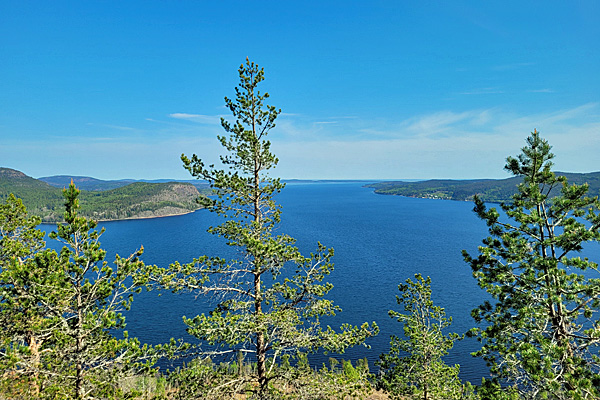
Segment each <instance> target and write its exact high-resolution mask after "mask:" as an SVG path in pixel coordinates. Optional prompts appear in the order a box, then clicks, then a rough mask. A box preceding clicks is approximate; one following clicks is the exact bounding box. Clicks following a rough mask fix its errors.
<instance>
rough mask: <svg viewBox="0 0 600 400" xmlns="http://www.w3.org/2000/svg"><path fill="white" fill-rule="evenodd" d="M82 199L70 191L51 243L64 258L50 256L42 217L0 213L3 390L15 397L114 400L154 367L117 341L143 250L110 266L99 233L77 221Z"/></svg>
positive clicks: (11, 205) (6, 208)
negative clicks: (122, 384)
mask: <svg viewBox="0 0 600 400" xmlns="http://www.w3.org/2000/svg"><path fill="white" fill-rule="evenodd" d="M78 195H79V191H78V190H77V189H76V188H75V186H73V185H71V186H70V187H69V188H68V189H65V190H64V196H65V200H66V202H65V206H66V212H65V214H64V215H65V224H61V225H58V227H57V228H58V229H57V232H52V233H51V234H50V237H51V238H52V239H58V240H60V241H61V242H62V243H63V244H64V247H63V248H62V250H61V251H60V254H57V253H56V252H55V251H54V250H49V249H46V248H45V243H44V242H43V233H42V232H41V231H39V230H37V229H36V225H37V224H38V223H39V222H40V220H39V218H37V217H28V216H27V214H26V211H25V207H24V206H23V204H22V202H21V201H20V200H19V199H17V198H16V197H14V196H12V195H11V196H9V198H8V200H7V202H6V204H3V205H2V207H1V208H0V234H1V236H0V249H1V253H0V254H1V257H0V268H1V270H0V322H1V323H2V324H1V325H2V329H1V330H0V367H1V368H2V375H1V377H0V389H2V391H3V392H4V393H6V394H7V395H8V396H9V397H10V398H35V399H58V398H60V399H62V398H69V399H77V400H82V399H89V398H116V397H119V396H120V394H121V393H120V390H119V386H118V384H117V383H118V382H119V380H120V379H121V378H122V377H124V376H127V375H131V374H137V373H138V372H139V371H140V370H142V369H146V368H148V367H149V366H150V365H152V364H153V361H152V360H148V362H147V364H143V361H144V359H146V358H148V357H150V356H151V354H150V351H149V349H148V348H147V347H145V346H140V343H139V342H138V341H137V340H136V339H129V338H128V337H127V334H126V333H124V338H123V339H117V338H115V337H114V336H113V334H114V333H116V332H118V331H121V330H122V329H123V328H124V327H125V318H124V317H123V316H122V315H121V312H122V311H124V310H126V309H128V308H129V306H130V304H131V301H132V296H133V294H134V293H135V292H136V291H137V290H138V289H136V285H135V284H134V282H133V281H132V279H131V278H132V277H133V275H135V274H137V271H139V270H140V269H141V268H142V267H143V264H142V262H141V261H140V260H139V256H140V255H141V254H142V250H141V249H140V250H138V251H137V252H135V253H134V254H132V255H131V256H130V257H128V258H121V257H119V256H117V257H116V259H115V262H114V268H113V267H111V266H109V265H108V263H107V262H106V261H104V257H105V255H106V252H105V251H104V250H102V249H101V248H100V244H99V242H98V240H99V238H100V236H101V234H102V231H101V232H97V231H95V230H94V229H95V228H96V226H97V224H96V222H94V221H90V220H87V219H85V218H83V217H80V216H78V214H77V210H78V208H79V205H78V199H77V197H78Z"/></svg>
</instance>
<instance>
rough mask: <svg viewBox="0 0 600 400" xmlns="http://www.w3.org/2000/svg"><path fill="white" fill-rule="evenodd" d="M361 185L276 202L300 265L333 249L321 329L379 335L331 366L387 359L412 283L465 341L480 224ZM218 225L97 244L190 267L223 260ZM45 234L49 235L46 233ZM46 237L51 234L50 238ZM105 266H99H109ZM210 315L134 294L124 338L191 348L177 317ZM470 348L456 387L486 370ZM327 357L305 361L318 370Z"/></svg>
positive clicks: (320, 187)
mask: <svg viewBox="0 0 600 400" xmlns="http://www.w3.org/2000/svg"><path fill="white" fill-rule="evenodd" d="M362 185H363V183H357V182H343V183H291V184H288V185H287V187H286V188H285V189H284V190H283V191H282V193H281V194H279V195H278V196H277V201H278V202H279V203H281V204H282V207H283V215H282V223H281V225H280V228H279V231H280V232H281V233H287V234H289V235H291V236H292V237H294V238H296V239H297V245H298V247H299V248H300V249H301V250H302V251H303V252H304V253H305V254H307V255H308V253H310V252H311V251H314V250H315V248H316V243H317V241H319V242H321V243H323V244H324V245H326V246H328V247H333V248H334V249H335V257H334V262H335V271H334V272H333V273H332V274H331V275H330V276H329V279H328V281H329V282H331V283H333V285H334V288H333V290H332V291H331V292H330V293H329V295H328V298H330V299H332V300H334V302H335V303H336V304H337V305H338V306H340V307H341V308H342V310H343V312H341V313H339V314H338V315H337V316H336V317H335V318H332V319H329V320H328V321H327V323H329V324H331V326H332V327H336V326H340V325H341V324H343V323H346V322H347V323H351V324H362V323H363V322H371V321H376V322H377V324H378V325H379V327H380V329H381V332H380V334H379V335H378V336H377V337H375V338H371V339H370V340H369V341H368V344H369V345H370V346H371V348H370V349H367V348H365V347H356V348H353V349H350V350H349V351H347V352H346V354H344V355H342V356H337V358H345V359H358V358H364V357H366V358H367V359H368V360H369V362H370V365H371V370H372V371H374V367H373V362H374V361H376V360H377V359H378V357H379V354H381V353H384V352H387V351H388V350H389V341H390V335H392V334H394V335H399V336H401V335H402V326H401V325H400V324H399V323H398V322H396V321H395V320H392V319H391V318H389V316H388V310H390V309H396V310H399V306H398V305H397V304H396V297H395V296H396V295H397V294H398V289H397V286H398V284H400V283H403V282H404V281H405V280H406V279H407V278H414V274H415V273H421V274H422V275H423V276H430V277H431V279H432V289H433V301H434V303H435V304H437V305H439V306H442V307H444V308H445V309H446V312H447V315H449V316H452V317H453V325H452V328H451V330H452V331H454V332H457V333H460V334H462V333H464V332H466V331H467V330H468V329H470V328H471V327H473V326H474V322H473V321H472V319H471V317H470V311H471V310H472V309H473V308H475V307H476V306H477V305H479V304H480V303H481V302H482V301H483V299H485V298H486V296H485V293H484V292H483V291H482V290H481V289H479V287H478V286H477V283H476V281H475V279H474V278H473V277H472V275H471V270H470V267H469V266H468V265H467V264H466V263H465V262H464V261H463V259H462V256H461V250H462V249H466V250H468V251H469V252H471V253H473V254H474V253H475V252H476V249H477V246H478V245H479V244H480V243H481V239H482V238H484V237H485V236H486V234H487V230H486V226H485V224H484V223H483V222H482V221H480V220H479V219H478V218H477V217H476V216H475V215H474V213H473V212H472V207H473V205H472V204H471V203H468V202H455V201H443V200H428V199H414V198H405V197H399V196H382V195H377V194H374V193H373V191H372V189H368V188H364V187H362ZM220 222H221V220H220V219H219V218H218V216H216V215H214V214H213V213H210V212H208V211H206V210H200V211H197V212H195V213H191V214H187V215H183V216H177V217H167V218H157V219H145V220H131V221H117V222H107V223H102V224H101V225H102V226H104V227H105V228H106V232H105V233H104V235H103V236H102V238H101V242H102V247H103V248H104V249H106V250H107V251H108V254H109V255H110V254H114V253H118V254H120V255H122V256H127V255H129V254H130V253H132V252H133V251H134V250H135V249H136V248H138V247H139V246H140V245H143V246H144V248H145V252H144V255H143V260H144V262H146V263H147V264H157V265H160V266H166V265H168V264H169V263H172V262H174V261H180V262H189V261H191V260H192V259H193V258H194V257H198V256H201V255H209V256H210V255H215V256H216V255H220V256H222V255H223V254H224V253H231V248H228V247H227V246H226V245H225V244H224V243H223V241H222V240H221V239H219V238H218V237H216V236H213V235H210V234H208V233H207V232H206V230H207V228H208V227H209V226H214V225H217V224H219V223H220ZM46 228H49V227H48V226H46ZM49 229H51V228H49ZM111 257H112V256H108V257H107V260H109V261H110V260H111ZM209 309H210V304H209V303H208V302H207V299H206V298H195V297H194V296H192V295H189V294H188V295H174V294H171V293H164V292H163V294H162V296H161V297H158V292H150V293H141V294H140V295H138V296H137V297H136V298H135V300H134V303H133V306H132V309H131V311H130V312H128V314H127V330H128V331H129V333H130V335H131V336H137V337H138V338H139V339H140V340H141V341H142V342H147V343H153V344H157V343H162V342H166V341H168V340H169V339H170V338H171V337H175V338H185V339H189V338H190V337H189V335H187V333H186V332H185V325H184V324H183V322H182V320H181V318H182V316H183V315H186V316H188V317H193V316H195V315H197V314H199V313H202V312H206V311H207V310H209ZM477 348H478V343H477V342H476V341H475V340H474V339H468V338H467V339H465V340H463V341H461V342H458V343H457V344H456V345H455V347H454V349H453V350H452V352H451V353H450V355H449V356H448V357H447V358H446V361H447V362H448V363H449V364H455V363H458V364H460V365H461V378H463V379H464V380H469V381H471V382H472V383H475V384H477V383H479V382H480V380H481V377H482V376H486V371H487V368H486V366H485V363H484V362H483V361H482V360H480V359H475V358H473V357H472V356H470V353H471V352H472V351H474V350H476V349H477ZM328 357H329V356H322V355H313V356H311V357H309V360H311V363H313V364H315V365H320V364H322V363H323V362H326V360H327V359H328Z"/></svg>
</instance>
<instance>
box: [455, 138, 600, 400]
mask: <svg viewBox="0 0 600 400" xmlns="http://www.w3.org/2000/svg"><path fill="white" fill-rule="evenodd" d="M550 150H551V147H550V145H549V144H548V142H547V141H546V140H544V139H542V138H541V137H540V135H539V133H538V132H537V131H534V132H533V133H532V134H531V136H529V137H528V138H527V145H526V146H525V147H523V149H522V153H521V154H520V155H519V156H518V157H516V158H514V157H508V159H507V163H506V167H505V169H506V170H508V171H509V172H511V173H512V174H513V175H515V176H519V177H522V178H523V183H521V184H520V185H519V187H518V193H517V194H515V195H514V196H513V198H512V201H511V202H509V203H505V204H501V206H500V207H501V208H502V211H503V214H502V215H501V213H500V212H498V211H497V210H496V209H495V208H490V209H488V208H487V207H486V206H485V204H484V203H483V202H482V201H481V200H480V199H478V198H475V208H474V211H475V213H476V214H477V215H478V216H479V218H481V219H482V220H484V221H485V222H486V224H487V225H488V227H489V233H490V236H489V237H488V238H486V239H484V240H483V245H482V246H480V247H479V255H478V256H477V257H472V256H470V255H469V254H468V253H467V252H465V251H463V254H464V257H465V260H466V261H467V262H468V263H469V264H470V265H471V267H472V269H473V274H474V276H475V278H476V279H477V280H478V283H479V286H480V287H481V288H483V289H485V290H486V291H487V292H488V293H489V294H490V295H491V296H492V297H493V298H494V300H495V301H493V302H489V301H488V302H485V303H484V304H482V305H481V306H480V307H479V308H478V309H476V310H474V311H473V316H474V318H475V319H476V321H478V322H483V323H484V326H485V327H484V328H480V329H478V330H476V331H475V333H477V334H478V337H479V338H480V340H481V341H482V342H483V347H482V349H481V350H480V351H479V352H478V354H479V355H481V356H483V357H484V358H485V359H486V360H487V361H488V363H489V364H490V365H491V371H492V373H493V374H494V375H495V376H496V383H497V384H500V383H501V382H502V381H504V382H508V383H510V384H512V386H513V391H515V392H517V393H519V395H520V396H522V397H525V398H557V399H571V398H577V399H579V398H581V399H584V398H590V399H591V398H598V397H600V391H599V389H600V379H598V375H597V373H598V372H599V371H600V369H599V365H598V361H599V360H598V357H597V346H598V344H599V343H600V324H599V322H598V308H599V306H600V279H599V276H598V264H597V263H596V262H594V261H591V260H589V259H587V258H585V257H583V258H582V257H581V256H580V254H579V253H580V252H581V250H582V249H583V248H584V246H585V245H586V244H588V243H594V242H598V241H600V213H599V210H600V202H599V201H598V198H597V197H589V196H588V195H587V191H588V185H587V184H584V185H569V184H568V183H567V179H566V178H565V177H563V176H556V175H555V174H554V172H552V161H551V160H552V158H553V157H554V155H553V154H552V153H551V151H550ZM557 192H558V193H557ZM555 193H557V194H556V195H554V194H555ZM497 387H498V386H497Z"/></svg>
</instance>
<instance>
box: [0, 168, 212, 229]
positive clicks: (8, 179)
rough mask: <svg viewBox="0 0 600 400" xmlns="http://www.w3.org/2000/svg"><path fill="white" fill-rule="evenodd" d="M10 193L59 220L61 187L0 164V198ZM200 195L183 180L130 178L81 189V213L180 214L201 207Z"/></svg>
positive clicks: (118, 216)
mask: <svg viewBox="0 0 600 400" xmlns="http://www.w3.org/2000/svg"><path fill="white" fill-rule="evenodd" d="M67 186H68V185H67ZM65 187H66V186H65ZM10 193H12V194H14V195H15V196H17V197H18V198H20V199H21V200H22V201H23V204H25V206H26V207H27V210H28V212H29V213H30V214H32V215H36V216H38V217H40V218H41V219H42V222H45V223H56V222H60V221H62V219H63V211H64V199H63V197H62V189H61V188H58V187H55V186H51V185H49V184H48V183H46V182H43V181H41V180H38V179H34V178H31V177H29V176H27V175H25V174H24V173H22V172H20V171H16V170H13V169H9V168H0V199H6V198H7V197H8V195H9V194H10ZM203 193H205V194H206V193H207V191H206V190H203ZM201 195H202V194H201V193H200V192H199V191H198V189H197V188H196V187H195V186H194V185H192V184H190V183H185V182H165V183H149V182H133V183H129V184H127V185H124V186H119V187H117V188H114V189H108V190H89V191H84V190H82V191H81V194H80V198H81V201H82V205H81V210H80V213H81V215H83V216H85V217H87V218H93V219H95V220H97V221H115V220H122V219H139V218H155V217H164V216H171V215H180V214H185V213H188V212H192V211H195V210H198V209H199V208H201V205H200V204H199V203H198V198H199V197H200V196H201Z"/></svg>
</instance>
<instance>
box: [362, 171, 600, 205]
mask: <svg viewBox="0 0 600 400" xmlns="http://www.w3.org/2000/svg"><path fill="white" fill-rule="evenodd" d="M556 175H563V176H566V177H567V179H568V181H569V183H577V184H582V183H588V184H589V185H590V190H589V194H590V195H592V196H597V195H600V172H590V173H585V174H578V173H569V172H556ZM521 181H522V179H521V178H515V177H513V178H508V179H474V180H438V179H434V180H428V181H419V182H400V181H394V182H379V183H373V184H370V185H367V187H371V188H374V189H375V193H378V194H392V195H398V196H407V197H421V198H431V199H446V200H461V201H470V200H473V196H474V195H475V194H477V195H479V197H481V198H482V199H483V200H484V201H486V202H493V203H499V202H503V201H508V200H510V197H511V196H512V195H513V194H515V193H516V192H517V185H518V184H519V183H520V182H521ZM557 190H558V189H557Z"/></svg>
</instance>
